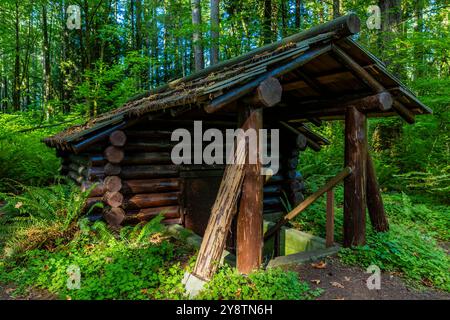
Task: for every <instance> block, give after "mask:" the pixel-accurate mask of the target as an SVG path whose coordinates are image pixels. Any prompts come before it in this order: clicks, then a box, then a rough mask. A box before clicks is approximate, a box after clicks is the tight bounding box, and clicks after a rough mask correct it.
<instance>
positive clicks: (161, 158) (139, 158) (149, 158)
mask: <svg viewBox="0 0 450 320" xmlns="http://www.w3.org/2000/svg"><path fill="white" fill-rule="evenodd" d="M169 163H172V160H171V158H170V152H150V153H127V154H125V157H124V159H123V161H122V162H121V164H123V165H136V164H169Z"/></svg>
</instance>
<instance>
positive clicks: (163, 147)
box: [124, 142, 177, 153]
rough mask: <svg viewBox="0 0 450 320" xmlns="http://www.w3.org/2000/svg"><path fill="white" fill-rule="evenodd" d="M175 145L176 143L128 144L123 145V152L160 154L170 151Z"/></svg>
mask: <svg viewBox="0 0 450 320" xmlns="http://www.w3.org/2000/svg"><path fill="white" fill-rule="evenodd" d="M176 144H177V142H130V143H127V144H126V145H125V147H124V148H125V151H126V152H127V153H128V152H135V151H142V152H160V151H170V150H172V148H173V147H174V146H175V145H176Z"/></svg>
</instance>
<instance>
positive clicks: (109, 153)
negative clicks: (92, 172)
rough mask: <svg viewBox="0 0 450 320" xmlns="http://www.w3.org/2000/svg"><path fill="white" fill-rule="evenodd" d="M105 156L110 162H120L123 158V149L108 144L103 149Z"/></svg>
mask: <svg viewBox="0 0 450 320" xmlns="http://www.w3.org/2000/svg"><path fill="white" fill-rule="evenodd" d="M105 158H106V159H107V160H108V161H109V162H111V163H114V164H117V163H120V162H122V160H123V158H124V153H123V150H122V149H120V148H118V147H115V146H109V147H108V148H106V150H105Z"/></svg>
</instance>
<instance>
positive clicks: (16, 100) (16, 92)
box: [12, 0, 21, 111]
mask: <svg viewBox="0 0 450 320" xmlns="http://www.w3.org/2000/svg"><path fill="white" fill-rule="evenodd" d="M19 15H20V12H19V1H18V0H16V5H15V24H14V27H15V40H16V42H15V53H14V86H13V94H12V96H13V109H14V110H16V111H17V110H20V87H21V81H20V16H19Z"/></svg>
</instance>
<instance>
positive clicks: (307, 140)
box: [306, 138, 322, 152]
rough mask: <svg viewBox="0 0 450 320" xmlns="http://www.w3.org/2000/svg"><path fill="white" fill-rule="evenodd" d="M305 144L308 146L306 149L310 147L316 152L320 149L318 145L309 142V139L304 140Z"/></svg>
mask: <svg viewBox="0 0 450 320" xmlns="http://www.w3.org/2000/svg"><path fill="white" fill-rule="evenodd" d="M306 144H307V145H308V147H310V148H311V149H313V150H314V151H316V152H319V151H320V150H321V149H322V147H321V146H320V144H318V143H317V142H315V141H313V140H311V139H310V138H306Z"/></svg>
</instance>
